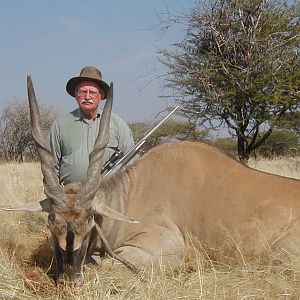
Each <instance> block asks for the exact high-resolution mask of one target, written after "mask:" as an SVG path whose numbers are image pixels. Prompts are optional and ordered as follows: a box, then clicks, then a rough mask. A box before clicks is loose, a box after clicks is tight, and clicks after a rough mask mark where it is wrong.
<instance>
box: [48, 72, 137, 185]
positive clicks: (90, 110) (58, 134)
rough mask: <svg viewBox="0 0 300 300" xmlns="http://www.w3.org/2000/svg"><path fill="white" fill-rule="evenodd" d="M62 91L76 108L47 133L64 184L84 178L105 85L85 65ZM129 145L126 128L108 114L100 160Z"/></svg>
mask: <svg viewBox="0 0 300 300" xmlns="http://www.w3.org/2000/svg"><path fill="white" fill-rule="evenodd" d="M66 90H67V92H68V93H69V94H70V95H71V96H72V97H75V99H76V101H77V104H78V106H79V107H78V108H77V109H75V110H74V111H72V112H70V113H68V114H67V115H65V116H63V117H60V118H58V119H57V120H55V121H54V123H53V125H52V127H51V129H50V132H49V141H50V147H51V150H52V153H53V154H54V157H55V162H56V168H57V171H58V175H59V179H60V181H61V182H62V183H64V184H67V183H70V182H80V181H84V180H85V177H86V174H87V168H88V165H89V154H90V153H91V152H92V150H93V148H94V143H95V140H96V137H97V133H98V128H99V123H100V118H101V113H102V110H101V109H99V103H100V102H101V101H102V100H104V99H106V97H107V93H108V90H109V86H108V84H107V83H106V82H104V81H103V80H102V75H101V72H100V70H98V69H97V68H95V67H90V66H88V67H84V68H83V69H82V70H81V72H80V75H79V76H78V77H73V78H71V79H70V80H69V81H68V83H67V85H66ZM133 147H134V141H133V138H132V133H131V130H130V128H129V127H128V126H127V124H126V123H125V122H124V121H123V120H122V119H121V118H120V117H118V116H117V115H115V114H112V116H111V122H110V138H109V144H108V147H107V149H106V152H105V154H104V157H103V160H104V163H105V162H106V161H108V160H109V158H110V157H111V155H112V154H113V153H114V152H115V150H116V149H119V150H121V151H122V152H123V153H124V154H125V153H127V152H128V151H129V150H130V149H132V148H133Z"/></svg>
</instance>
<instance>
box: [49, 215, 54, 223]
mask: <svg viewBox="0 0 300 300" xmlns="http://www.w3.org/2000/svg"><path fill="white" fill-rule="evenodd" d="M48 221H49V222H54V221H55V214H51V215H49V216H48Z"/></svg>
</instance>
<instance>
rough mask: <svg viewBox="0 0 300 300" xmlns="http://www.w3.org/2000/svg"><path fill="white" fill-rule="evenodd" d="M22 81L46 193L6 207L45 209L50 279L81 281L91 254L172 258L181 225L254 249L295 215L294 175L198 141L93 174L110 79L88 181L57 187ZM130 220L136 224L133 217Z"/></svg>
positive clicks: (137, 260)
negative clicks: (51, 248) (260, 167)
mask: <svg viewBox="0 0 300 300" xmlns="http://www.w3.org/2000/svg"><path fill="white" fill-rule="evenodd" d="M27 80H28V98H29V103H30V112H31V122H32V130H33V135H34V139H35V142H36V144H37V148H38V152H39V155H40V158H41V167H42V173H43V176H44V190H45V194H46V196H47V199H45V200H42V201H40V202H37V203H32V204H29V205H26V206H24V207H21V208H17V209H13V210H26V211H32V212H35V211H45V212H48V222H49V227H50V230H51V232H52V235H53V238H54V242H55V257H56V262H57V271H56V280H57V281H58V282H63V274H64V272H67V273H68V274H69V277H70V280H71V281H73V282H75V284H77V285H80V284H82V282H83V264H84V261H85V259H86V258H87V257H89V256H91V255H92V254H95V253H96V254H99V255H100V256H103V255H104V254H105V252H108V253H109V254H110V255H112V256H114V257H116V258H117V259H119V260H121V261H122V262H123V263H124V264H125V265H127V266H128V267H129V268H131V269H133V270H137V268H136V267H135V265H138V266H140V265H143V264H148V263H154V264H170V265H178V264H180V263H181V262H182V260H183V259H184V256H185V251H186V235H185V233H186V232H189V233H190V234H192V235H193V236H195V237H197V238H198V240H199V241H200V243H201V245H202V247H204V249H207V250H209V249H213V248H218V247H220V246H222V245H224V241H225V240H226V239H225V236H228V235H230V237H231V238H232V240H233V241H235V245H238V247H239V250H240V251H246V252H248V251H249V252H261V251H262V250H264V249H268V248H270V247H271V246H272V245H274V244H276V243H277V242H278V241H279V240H280V238H281V237H282V236H284V235H285V234H286V233H287V231H288V230H289V228H290V226H292V225H294V224H295V223H296V221H298V219H299V216H300V181H298V180H294V179H289V178H284V177H280V176H275V175H271V174H267V173H264V172H260V171H255V170H252V169H250V168H247V167H245V166H244V165H242V164H240V163H239V162H237V161H235V160H234V159H232V158H230V157H228V156H226V155H225V154H224V153H222V152H221V151H219V150H217V149H215V148H213V147H211V146H208V145H205V144H203V143H199V142H179V143H173V144H164V145H161V146H158V147H156V148H154V149H153V150H151V151H149V152H148V153H147V154H146V155H145V156H144V157H143V158H142V159H140V160H139V161H138V162H136V163H135V164H134V165H132V166H130V167H128V168H125V169H124V170H120V171H118V172H117V173H115V174H113V175H112V176H107V177H105V179H102V178H101V158H102V155H103V151H104V149H105V147H106V145H107V142H108V128H109V119H110V113H111V107H112V98H113V95H112V85H111V87H110V92H109V96H108V99H107V101H106V104H105V108H104V112H103V116H102V119H101V124H100V129H99V136H98V138H97V140H96V142H95V147H94V150H93V152H92V153H91V155H90V164H89V168H88V176H87V179H86V181H85V182H83V183H82V184H80V183H71V184H69V185H67V186H65V187H64V188H63V187H62V186H60V184H59V182H58V178H57V175H56V173H55V170H54V161H53V158H52V155H51V152H50V150H49V148H48V147H47V146H46V144H47V141H46V138H45V137H44V136H43V134H42V131H41V126H40V120H39V118H40V117H39V111H38V106H37V101H36V98H35V94H34V90H33V86H32V82H31V78H30V77H28V79H27ZM127 216H129V217H127ZM134 220H138V221H139V222H138V223H135V224H132V223H134ZM133 264H135V265H133Z"/></svg>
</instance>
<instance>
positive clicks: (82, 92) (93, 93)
mask: <svg viewBox="0 0 300 300" xmlns="http://www.w3.org/2000/svg"><path fill="white" fill-rule="evenodd" d="M88 93H89V94H90V97H91V98H92V99H95V98H97V97H98V96H99V92H97V91H90V90H78V91H77V95H78V96H79V97H86V96H87V94H88Z"/></svg>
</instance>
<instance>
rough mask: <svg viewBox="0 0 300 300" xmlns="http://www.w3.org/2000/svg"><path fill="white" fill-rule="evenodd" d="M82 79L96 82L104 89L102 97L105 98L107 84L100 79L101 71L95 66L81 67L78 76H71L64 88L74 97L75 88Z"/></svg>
mask: <svg viewBox="0 0 300 300" xmlns="http://www.w3.org/2000/svg"><path fill="white" fill-rule="evenodd" d="M82 81H93V82H95V83H97V84H98V85H99V86H100V87H101V88H102V89H103V91H104V94H105V96H104V99H106V97H107V94H108V90H109V85H108V84H107V83H106V82H105V81H103V80H102V74H101V71H100V70H99V69H97V68H95V67H91V66H87V67H84V68H83V69H81V72H80V74H79V76H78V77H73V78H71V79H70V80H69V81H68V82H67V85H66V90H67V92H68V94H69V95H71V96H72V97H75V88H76V86H77V85H78V84H79V83H80V82H82Z"/></svg>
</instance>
